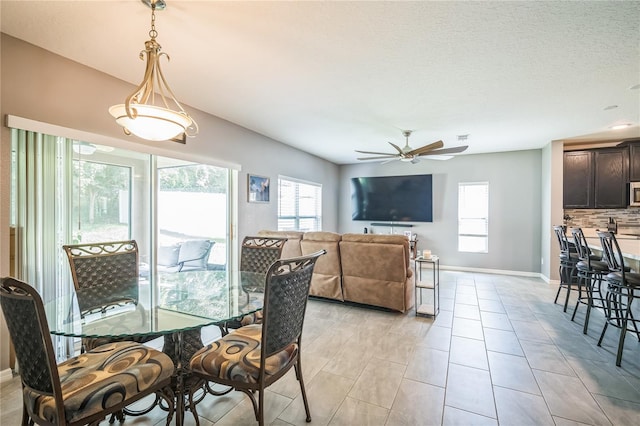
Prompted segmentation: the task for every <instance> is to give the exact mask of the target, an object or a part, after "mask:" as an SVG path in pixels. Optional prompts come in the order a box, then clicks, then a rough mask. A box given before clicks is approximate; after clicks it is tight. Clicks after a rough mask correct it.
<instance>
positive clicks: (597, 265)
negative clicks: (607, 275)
mask: <svg viewBox="0 0 640 426" xmlns="http://www.w3.org/2000/svg"><path fill="white" fill-rule="evenodd" d="M576 268H578V270H579V271H582V272H591V273H593V272H600V273H603V272H609V266H608V265H607V264H606V262H602V261H600V260H592V261H591V269H589V263H588V262H586V261H584V260H581V261H580V262H578V264H577V265H576Z"/></svg>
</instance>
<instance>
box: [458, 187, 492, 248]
mask: <svg viewBox="0 0 640 426" xmlns="http://www.w3.org/2000/svg"><path fill="white" fill-rule="evenodd" d="M458 251H465V252H472V253H487V252H488V251H489V183H488V182H469V183H459V184H458Z"/></svg>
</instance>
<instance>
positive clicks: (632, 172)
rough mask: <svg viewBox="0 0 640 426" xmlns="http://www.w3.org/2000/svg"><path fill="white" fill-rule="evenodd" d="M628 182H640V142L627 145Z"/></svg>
mask: <svg viewBox="0 0 640 426" xmlns="http://www.w3.org/2000/svg"><path fill="white" fill-rule="evenodd" d="M629 181H631V182H640V142H634V143H631V144H629Z"/></svg>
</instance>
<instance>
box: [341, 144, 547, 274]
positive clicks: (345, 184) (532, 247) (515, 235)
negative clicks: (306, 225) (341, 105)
mask: <svg viewBox="0 0 640 426" xmlns="http://www.w3.org/2000/svg"><path fill="white" fill-rule="evenodd" d="M541 163H542V152H541V150H529V151H513V152H505V153H494V154H477V155H463V156H459V157H455V158H453V159H451V160H448V161H436V160H422V161H421V162H420V163H418V164H410V163H402V162H399V161H396V162H392V163H387V164H380V163H377V162H375V163H371V162H369V163H361V164H357V165H348V166H341V168H340V198H339V202H338V206H339V209H340V210H339V216H340V232H356V233H361V232H363V228H364V227H365V226H366V227H368V228H371V225H370V222H365V221H353V220H351V190H350V179H351V178H352V177H359V176H383V175H386V176H394V175H407V174H432V175H433V222H431V223H414V227H413V228H411V229H412V231H413V232H415V233H417V234H418V250H423V249H430V250H431V251H432V252H433V253H434V254H437V255H439V256H440V262H441V264H442V265H445V266H455V267H462V268H479V269H498V270H504V271H518V272H525V273H539V272H540V252H541V238H540V235H541V225H542V222H541V206H540V197H541V181H542V178H541V173H542V167H541ZM459 182H489V252H488V253H482V254H480V253H460V252H458V249H457V230H458V226H457V219H458V211H457V205H458V199H457V197H458V183H459ZM405 229H406V228H397V229H396V231H397V232H396V233H401V232H402V231H403V230H405ZM388 230H389V228H382V227H380V228H377V227H374V232H388Z"/></svg>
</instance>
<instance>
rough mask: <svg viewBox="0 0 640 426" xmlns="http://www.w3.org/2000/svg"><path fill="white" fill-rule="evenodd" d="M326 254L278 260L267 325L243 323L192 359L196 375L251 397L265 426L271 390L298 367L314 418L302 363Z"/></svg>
mask: <svg viewBox="0 0 640 426" xmlns="http://www.w3.org/2000/svg"><path fill="white" fill-rule="evenodd" d="M325 253H326V252H325V251H324V250H321V251H318V252H316V253H313V254H310V255H308V256H302V257H294V258H289V259H279V260H276V261H275V262H274V263H273V264H272V265H271V266H270V267H269V270H268V272H267V275H266V280H265V292H264V308H263V311H262V313H263V317H262V323H261V324H251V325H247V326H245V327H241V328H239V329H238V330H236V331H233V332H231V333H229V334H227V335H226V336H224V337H222V338H220V339H219V340H216V341H214V342H212V343H210V344H209V345H207V346H206V347H204V348H202V349H200V350H199V351H198V352H196V353H195V354H194V355H193V357H192V358H191V362H190V363H189V366H190V371H191V373H192V374H193V375H194V376H195V377H199V378H201V379H202V380H203V381H205V382H207V383H208V382H213V383H218V384H222V385H226V386H230V387H232V388H233V389H235V390H237V391H240V392H243V393H245V394H246V395H248V396H249V398H250V399H251V403H252V405H253V410H254V414H255V417H256V420H257V421H258V423H259V424H260V426H262V425H263V424H264V393H265V389H266V388H267V387H268V386H270V385H272V384H273V383H275V382H276V381H277V380H278V379H280V378H281V377H283V376H284V374H285V373H286V372H287V371H289V370H290V369H291V368H292V367H293V368H294V370H295V373H296V379H297V380H298V382H299V384H300V391H301V393H302V400H303V402H304V408H305V412H306V421H307V422H310V421H311V412H310V410H309V403H308V401H307V394H306V391H305V388H304V380H303V378H302V366H301V364H300V356H301V351H302V329H303V324H304V317H305V311H306V307H307V300H308V298H309V287H310V286H311V277H312V275H313V268H314V266H315V264H316V261H317V259H318V258H319V257H320V256H322V255H323V254H325ZM256 392H257V393H258V400H257V401H256V397H255V395H254V394H255V393H256ZM192 397H193V395H190V396H189V398H190V399H191V398H192Z"/></svg>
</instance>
